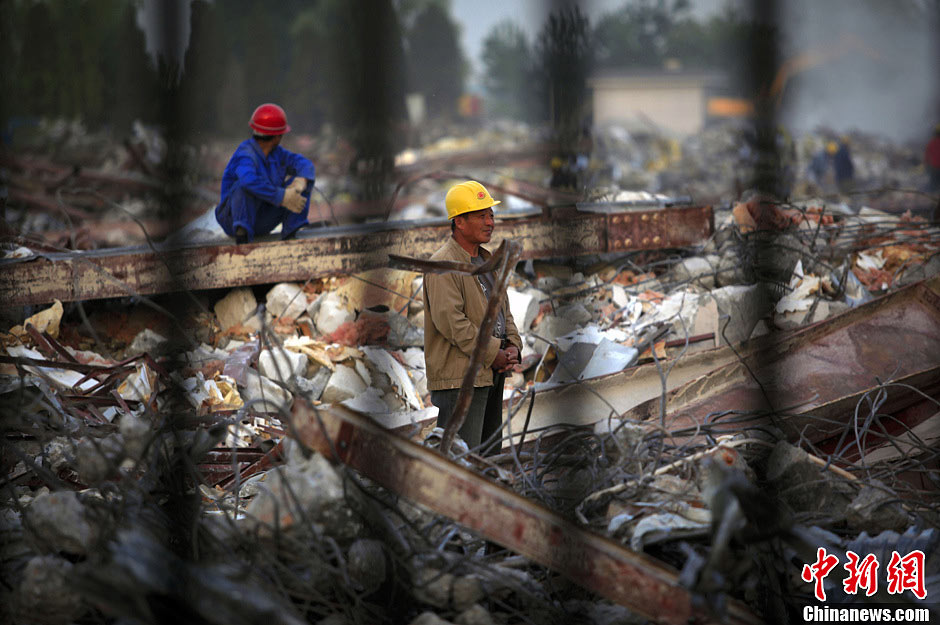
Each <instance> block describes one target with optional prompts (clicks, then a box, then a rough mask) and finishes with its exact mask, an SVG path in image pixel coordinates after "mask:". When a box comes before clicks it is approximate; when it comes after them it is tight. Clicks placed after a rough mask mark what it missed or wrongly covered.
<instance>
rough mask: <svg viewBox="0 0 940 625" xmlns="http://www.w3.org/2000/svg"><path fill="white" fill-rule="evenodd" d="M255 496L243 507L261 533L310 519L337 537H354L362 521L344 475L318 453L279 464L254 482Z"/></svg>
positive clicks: (252, 524) (321, 529) (357, 533)
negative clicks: (350, 495)
mask: <svg viewBox="0 0 940 625" xmlns="http://www.w3.org/2000/svg"><path fill="white" fill-rule="evenodd" d="M255 486H256V487H257V488H258V490H259V492H258V495H256V496H255V498H254V499H252V500H251V502H250V503H249V504H248V506H247V507H246V508H245V516H246V521H245V522H246V523H247V524H248V525H250V526H252V527H259V529H260V531H262V532H271V531H274V528H275V527H278V528H280V530H281V531H283V530H286V529H289V528H290V527H292V526H293V525H295V524H297V523H304V522H312V523H314V524H316V525H318V526H319V528H320V531H323V532H325V533H326V534H327V535H329V536H333V537H334V538H336V539H337V540H352V539H355V538H356V537H357V536H358V535H359V534H360V532H361V531H362V522H361V520H360V519H359V517H358V516H357V515H356V513H355V512H353V510H352V508H351V507H350V504H349V502H348V501H347V499H346V498H347V489H346V488H345V487H344V486H343V477H342V476H341V475H340V474H339V473H338V472H337V470H336V469H335V468H334V467H333V466H332V465H331V464H330V463H329V462H327V460H326V459H325V458H324V457H323V456H322V455H320V454H318V453H314V454H312V455H311V456H310V458H308V459H307V460H306V461H305V462H303V463H301V464H297V465H288V466H283V467H278V468H276V469H273V470H271V471H268V472H267V473H266V474H265V478H264V479H263V480H259V481H258V482H255Z"/></svg>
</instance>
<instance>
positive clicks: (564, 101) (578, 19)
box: [535, 5, 592, 151]
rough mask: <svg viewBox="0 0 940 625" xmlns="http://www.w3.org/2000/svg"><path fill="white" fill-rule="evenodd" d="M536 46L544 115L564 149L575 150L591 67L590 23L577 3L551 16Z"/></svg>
mask: <svg viewBox="0 0 940 625" xmlns="http://www.w3.org/2000/svg"><path fill="white" fill-rule="evenodd" d="M535 50H536V59H537V61H536V62H537V64H538V65H537V67H538V70H537V76H538V79H539V85H540V91H541V95H542V102H543V105H544V106H545V107H546V109H545V116H546V117H547V119H548V120H549V122H550V123H551V125H552V128H553V131H554V133H555V139H556V141H557V142H558V143H559V146H560V147H561V149H562V150H563V151H574V150H575V149H576V145H577V142H578V140H579V138H580V136H581V130H582V127H583V124H584V121H585V117H586V115H587V77H588V74H589V72H590V71H591V67H592V49H591V35H590V27H589V24H588V20H587V18H586V17H585V16H584V14H583V13H581V10H580V9H579V8H578V6H577V5H575V6H574V7H573V8H568V9H563V10H561V11H556V12H554V13H552V14H550V15H549V16H548V19H547V20H546V22H545V25H544V26H543V27H542V30H541V32H540V33H539V36H538V39H537V42H536V47H535Z"/></svg>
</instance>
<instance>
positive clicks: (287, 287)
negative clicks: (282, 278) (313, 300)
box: [265, 282, 307, 319]
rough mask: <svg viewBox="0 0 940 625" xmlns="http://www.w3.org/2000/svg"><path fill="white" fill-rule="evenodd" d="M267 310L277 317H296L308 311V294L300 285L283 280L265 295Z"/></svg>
mask: <svg viewBox="0 0 940 625" xmlns="http://www.w3.org/2000/svg"><path fill="white" fill-rule="evenodd" d="M265 302H266V306H267V311H268V312H269V313H271V314H272V315H274V316H275V317H286V318H288V319H296V318H297V317H299V316H301V315H302V314H304V313H305V312H307V295H306V294H305V293H304V292H303V289H301V288H300V285H298V284H294V283H293V282H281V283H280V284H276V285H274V287H273V288H272V289H271V290H270V291H268V294H267V295H266V296H265Z"/></svg>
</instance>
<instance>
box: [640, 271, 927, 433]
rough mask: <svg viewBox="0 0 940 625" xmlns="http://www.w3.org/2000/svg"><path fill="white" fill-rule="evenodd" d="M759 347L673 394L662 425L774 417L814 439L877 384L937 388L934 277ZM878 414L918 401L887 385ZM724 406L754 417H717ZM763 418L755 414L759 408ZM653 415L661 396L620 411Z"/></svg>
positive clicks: (730, 426)
mask: <svg viewBox="0 0 940 625" xmlns="http://www.w3.org/2000/svg"><path fill="white" fill-rule="evenodd" d="M758 342H760V343H761V345H762V346H763V348H762V349H759V350H757V351H754V352H752V353H751V354H750V355H749V356H747V357H745V358H744V359H743V362H737V361H735V362H731V363H729V364H727V365H725V366H723V367H720V368H718V369H715V370H714V371H712V372H710V373H709V374H707V375H705V376H703V377H702V378H699V379H697V380H693V381H691V382H689V383H687V384H685V385H683V386H682V387H680V388H677V389H675V390H673V391H671V392H670V393H669V394H668V396H667V402H666V412H665V423H664V425H665V427H666V428H667V429H669V430H672V431H675V430H680V429H683V428H691V429H692V430H693V431H694V429H695V428H696V427H698V426H701V425H703V424H704V423H705V422H706V421H707V422H709V423H712V424H714V427H715V428H717V430H718V431H727V432H738V431H740V430H741V429H742V428H743V427H745V426H746V425H755V426H756V425H758V424H760V423H766V422H767V421H768V420H769V419H772V422H773V423H774V425H776V426H778V427H781V428H783V429H784V431H785V432H786V433H787V434H788V435H789V436H791V437H793V438H795V437H798V436H800V435H801V434H802V435H803V436H806V437H808V439H809V440H811V441H820V440H823V439H824V438H826V437H827V436H830V435H832V434H834V433H835V432H836V431H839V430H840V429H841V428H843V427H844V422H845V419H846V415H852V414H853V413H854V409H855V405H856V404H857V402H858V400H859V399H860V398H861V397H862V396H863V395H864V394H865V393H867V392H869V391H871V390H872V389H874V388H876V387H878V386H879V385H880V384H881V383H882V382H888V381H895V382H898V383H901V384H907V385H910V386H913V387H916V388H920V389H921V390H923V391H924V392H927V393H928V394H931V393H936V392H937V391H938V390H940V278H933V279H932V280H928V281H923V282H919V283H917V284H914V285H911V286H909V287H907V288H904V289H902V290H900V291H897V292H895V293H892V294H890V295H886V296H884V297H881V298H878V299H876V300H873V301H871V302H869V303H868V304H864V305H862V306H859V307H857V308H854V309H852V310H850V311H848V312H846V313H844V314H842V315H839V316H837V317H833V318H831V319H828V320H826V321H823V322H820V323H817V324H815V325H812V326H809V327H807V328H804V329H802V330H800V331H797V332H795V333H793V334H790V335H787V336H786V337H784V338H783V339H782V340H781V339H779V338H775V337H774V336H772V335H768V336H766V337H761V339H759V340H758ZM889 395H890V397H889V400H888V402H887V403H886V404H885V405H884V406H883V407H882V408H881V411H882V412H885V411H888V412H891V411H893V410H898V409H901V408H904V407H905V406H907V405H909V404H911V403H913V402H914V401H916V400H917V399H919V398H920V395H918V394H916V393H915V392H914V391H910V390H907V389H904V388H900V387H895V388H893V389H891V392H890V393H889ZM729 411H741V412H744V413H753V414H755V416H753V417H752V418H748V419H747V420H746V421H745V422H742V421H740V420H737V421H733V422H727V423H723V422H722V420H721V418H717V416H718V415H722V414H726V413H728V412H729ZM758 413H759V414H763V415H765V416H757V414H758ZM622 416H623V417H624V418H628V419H640V420H643V419H650V418H654V419H656V420H657V421H658V420H659V418H660V403H659V399H658V398H655V399H653V400H650V401H647V402H644V403H643V404H640V405H639V406H637V407H636V408H634V409H632V410H631V411H629V412H627V413H625V414H624V415H622Z"/></svg>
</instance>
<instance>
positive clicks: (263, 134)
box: [215, 104, 315, 243]
mask: <svg viewBox="0 0 940 625" xmlns="http://www.w3.org/2000/svg"><path fill="white" fill-rule="evenodd" d="M248 125H249V126H250V127H251V129H252V137H251V138H250V139H245V140H244V141H242V142H241V144H240V145H239V146H238V148H237V149H236V150H235V153H234V154H232V157H231V158H230V159H229V162H228V165H226V166H225V171H224V172H223V174H222V199H221V201H220V202H219V205H218V206H217V207H216V209H215V218H216V220H218V222H219V225H221V226H222V229H223V230H224V231H225V234H227V235H229V236H230V237H235V242H236V243H248V242H250V241H252V240H254V238H255V237H257V236H260V235H264V234H268V233H269V232H271V231H272V230H274V228H275V227H276V226H277V225H278V224H281V239H291V238H293V237H295V236H296V234H297V230H298V229H300V228H301V227H303V226H305V225H307V224H308V221H307V211H308V209H309V207H310V190H311V189H312V188H313V183H314V180H315V171H314V167H313V163H312V162H310V160H308V159H307V158H306V157H304V156H301V155H300V154H295V153H294V152H290V151H288V150H285V149H284V148H282V147H280V143H281V138H282V137H283V136H284V135H285V134H286V133H288V132H290V126H288V125H287V115H286V114H285V113H284V109H282V108H281V107H280V106H278V105H277V104H262V105H261V106H259V107H258V108H256V109H255V112H254V113H252V115H251V121H250V122H249V124H248Z"/></svg>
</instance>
